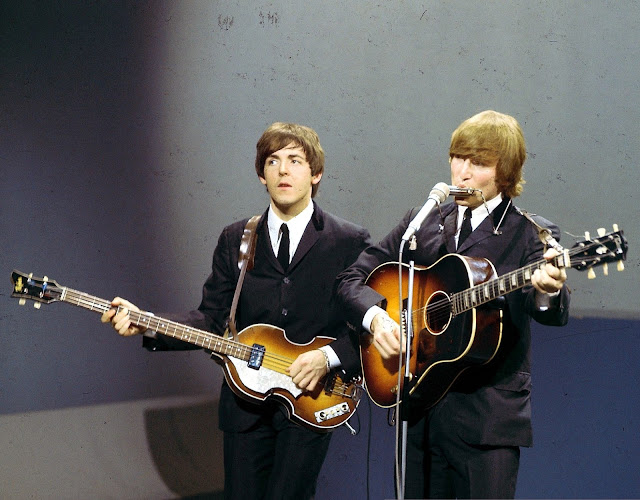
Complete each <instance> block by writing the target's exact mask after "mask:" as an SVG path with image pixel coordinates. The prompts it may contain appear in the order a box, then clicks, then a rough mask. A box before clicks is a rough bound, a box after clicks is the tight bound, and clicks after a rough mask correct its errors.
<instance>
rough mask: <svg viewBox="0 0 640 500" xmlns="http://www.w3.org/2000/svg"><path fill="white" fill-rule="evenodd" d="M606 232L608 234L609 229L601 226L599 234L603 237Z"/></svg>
mask: <svg viewBox="0 0 640 500" xmlns="http://www.w3.org/2000/svg"><path fill="white" fill-rule="evenodd" d="M605 234H607V230H606V229H605V228H603V227H599V228H598V236H600V238H602V237H603V236H604V235H605Z"/></svg>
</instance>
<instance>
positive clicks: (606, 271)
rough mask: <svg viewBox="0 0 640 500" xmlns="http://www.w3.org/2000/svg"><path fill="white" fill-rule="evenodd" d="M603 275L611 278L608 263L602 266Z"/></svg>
mask: <svg viewBox="0 0 640 500" xmlns="http://www.w3.org/2000/svg"><path fill="white" fill-rule="evenodd" d="M602 274H604V275H605V276H609V264H607V263H606V262H605V263H604V264H602Z"/></svg>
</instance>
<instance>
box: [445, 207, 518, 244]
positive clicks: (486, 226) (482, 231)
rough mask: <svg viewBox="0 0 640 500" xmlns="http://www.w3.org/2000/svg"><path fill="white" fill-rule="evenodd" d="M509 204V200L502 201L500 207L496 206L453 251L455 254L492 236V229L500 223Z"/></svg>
mask: <svg viewBox="0 0 640 500" xmlns="http://www.w3.org/2000/svg"><path fill="white" fill-rule="evenodd" d="M509 202H510V200H509V198H505V199H503V200H502V203H500V205H498V206H497V207H496V208H495V210H494V211H493V212H491V214H490V215H489V216H488V217H485V219H484V220H483V221H482V222H481V223H480V225H479V226H478V227H477V228H475V229H474V230H473V231H472V232H471V234H470V235H469V236H468V237H467V239H466V240H464V241H463V242H462V245H460V247H458V249H457V250H455V251H456V252H457V253H463V252H464V251H465V250H467V249H468V248H469V247H472V246H473V245H475V244H476V243H478V242H480V241H482V240H485V239H487V238H488V237H489V236H492V235H493V228H494V227H497V226H498V224H499V223H500V220H501V219H502V215H503V214H504V211H505V210H506V209H507V207H508V206H509ZM454 213H457V211H454ZM454 243H455V241H454Z"/></svg>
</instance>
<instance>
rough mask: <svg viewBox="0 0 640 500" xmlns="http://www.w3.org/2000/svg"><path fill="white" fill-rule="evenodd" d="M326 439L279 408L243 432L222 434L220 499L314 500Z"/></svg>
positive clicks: (325, 434)
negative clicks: (221, 490)
mask: <svg viewBox="0 0 640 500" xmlns="http://www.w3.org/2000/svg"><path fill="white" fill-rule="evenodd" d="M330 440H331V433H318V432H315V431H311V430H308V429H305V428H303V427H301V426H300V425H298V424H295V423H293V422H291V421H289V420H288V419H287V418H286V416H285V415H284V414H283V413H282V411H281V410H279V409H275V410H273V411H272V412H266V413H265V414H264V415H263V417H261V419H260V420H259V421H258V423H257V424H256V425H254V426H253V427H251V428H250V429H249V430H248V431H246V432H225V433H224V468H225V486H224V493H225V499H227V500H236V499H238V500H240V499H242V500H245V499H246V500H251V499H256V500H258V499H260V500H263V499H264V500H267V499H269V500H270V499H279V500H280V499H291V500H306V499H311V498H313V495H314V494H315V490H316V481H317V479H318V474H319V473H320V469H321V467H322V463H323V462H324V459H325V456H326V454H327V450H328V448H329V442H330Z"/></svg>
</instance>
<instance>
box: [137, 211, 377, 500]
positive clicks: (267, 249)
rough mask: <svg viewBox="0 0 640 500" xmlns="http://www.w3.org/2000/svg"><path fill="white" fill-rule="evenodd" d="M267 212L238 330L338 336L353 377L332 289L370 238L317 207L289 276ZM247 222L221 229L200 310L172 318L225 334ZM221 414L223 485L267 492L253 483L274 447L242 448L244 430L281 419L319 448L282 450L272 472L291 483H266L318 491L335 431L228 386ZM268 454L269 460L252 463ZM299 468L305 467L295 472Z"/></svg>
mask: <svg viewBox="0 0 640 500" xmlns="http://www.w3.org/2000/svg"><path fill="white" fill-rule="evenodd" d="M267 213H268V211H267V212H265V214H264V215H263V216H262V218H261V220H260V222H259V224H258V227H257V236H258V239H257V246H256V252H255V259H254V267H253V269H252V270H251V271H249V272H247V274H246V277H245V280H244V284H243V288H242V294H241V296H240V301H239V304H238V309H237V313H236V322H237V328H238V331H241V330H242V329H244V328H246V327H247V326H250V325H253V324H256V323H266V324H270V325H274V326H278V327H281V328H283V329H284V330H285V332H286V335H287V338H288V339H289V340H291V341H292V342H295V343H299V344H306V343H307V342H309V341H311V340H312V339H314V338H315V337H317V336H319V335H324V336H328V337H333V338H336V339H337V340H336V341H334V342H332V343H331V344H330V345H331V347H332V348H333V350H334V351H335V352H336V354H337V355H338V357H339V358H340V361H341V363H342V369H343V371H344V372H345V376H346V377H347V378H348V377H351V376H353V375H356V374H357V373H358V372H359V370H360V361H359V353H358V350H357V345H356V342H354V339H353V336H352V335H350V332H349V329H348V328H347V326H346V324H345V322H344V320H343V319H342V317H341V316H340V315H339V314H338V307H337V305H336V300H335V286H336V276H337V275H338V273H340V272H341V271H342V270H344V269H345V268H347V267H348V266H349V265H351V264H352V263H353V262H355V260H356V258H357V257H358V255H359V254H360V252H361V251H362V250H363V249H364V248H366V247H367V246H368V245H369V244H370V243H371V242H370V236H369V233H368V232H367V231H366V230H365V229H363V228H361V227H359V226H356V225H355V224H352V223H350V222H347V221H345V220H343V219H340V218H338V217H336V216H334V215H332V214H329V213H327V212H324V211H322V210H321V209H320V207H318V206H317V205H315V206H314V212H313V216H312V218H311V221H310V222H309V224H308V225H307V228H306V229H305V232H304V234H303V236H302V239H301V241H300V243H299V245H298V248H297V250H296V252H295V254H294V256H293V258H292V260H291V264H290V265H289V268H288V270H287V271H286V272H285V271H283V269H282V267H281V266H280V264H279V262H278V260H277V259H276V257H275V255H274V252H273V249H272V246H271V242H270V239H269V232H268V228H267ZM247 220H248V219H245V220H242V221H238V222H236V223H234V224H231V225H230V226H227V227H226V228H225V229H224V230H223V231H222V234H221V235H220V238H219V240H218V245H217V247H216V249H215V252H214V254H213V262H212V272H211V275H210V276H209V278H208V279H207V281H206V282H205V284H204V287H203V294H202V302H201V304H200V306H199V308H198V309H197V310H196V311H192V312H190V313H188V314H186V315H175V314H170V315H165V316H166V317H168V318H169V319H172V320H174V321H177V322H180V323H185V324H189V325H191V326H194V327H196V328H200V329H203V330H207V331H212V332H216V333H222V332H223V331H224V327H225V322H226V320H227V318H228V316H229V311H230V307H231V302H232V299H233V294H234V291H235V287H236V282H237V280H238V277H239V274H240V270H239V268H238V250H239V248H240V241H241V238H242V234H243V231H244V227H245V225H246V222H247ZM145 342H146V346H147V347H148V348H151V349H154V348H158V349H167V348H175V347H186V346H184V345H182V346H180V344H183V343H176V342H175V341H174V340H173V339H170V338H166V337H162V336H160V337H159V338H158V339H157V340H145ZM219 414H220V419H219V421H220V424H219V425H220V429H222V430H223V431H225V473H226V479H225V481H226V482H227V483H234V484H241V485H242V486H243V491H242V497H243V498H251V496H252V493H251V488H255V489H256V491H255V496H256V497H260V495H261V494H263V493H264V491H259V490H260V488H263V489H265V488H266V486H264V485H263V486H261V484H259V481H258V480H257V479H256V481H255V482H256V484H251V483H252V481H253V478H254V477H255V476H254V474H256V472H257V471H256V469H258V468H263V467H265V464H264V461H265V460H273V459H274V455H275V454H276V453H275V452H274V450H272V449H271V447H273V445H268V444H266V443H268V442H270V439H271V437H268V436H267V437H262V438H260V439H264V442H265V445H264V446H262V445H258V446H254V444H253V443H249V445H251V446H252V447H253V448H255V449H254V450H253V451H251V450H248V449H244V448H243V447H245V446H247V443H246V441H243V439H244V438H243V436H245V435H250V434H246V431H254V430H255V429H256V428H257V427H260V425H261V424H262V423H264V422H265V421H269V422H271V421H277V422H276V423H274V424H273V425H274V426H281V427H282V428H284V427H285V426H288V427H290V428H291V429H292V432H295V433H298V434H299V435H300V437H299V439H306V438H305V436H304V435H305V434H308V435H310V437H309V439H311V440H319V441H322V442H323V444H322V447H316V446H315V445H310V446H309V448H310V449H309V450H308V452H306V451H305V447H304V446H301V441H297V442H292V443H289V444H287V445H285V449H281V450H279V451H278V452H277V454H278V455H279V454H280V453H282V456H284V457H285V459H284V463H280V462H277V460H278V459H277V458H276V462H275V463H274V464H273V465H272V468H273V469H274V474H275V475H280V476H281V477H283V478H286V479H287V484H286V485H284V486H282V485H275V486H274V482H273V480H271V479H267V480H266V481H265V482H269V487H270V488H274V487H275V488H284V489H276V491H277V497H279V498H287V497H290V498H303V495H304V494H302V493H300V492H304V491H311V492H313V490H314V488H315V476H314V472H313V471H314V470H317V471H319V469H320V466H321V465H322V462H323V460H324V456H325V453H326V447H327V446H328V440H329V436H330V434H324V435H323V434H318V433H315V432H313V431H309V430H306V429H302V428H301V427H299V426H297V425H296V424H292V423H289V422H286V421H283V419H282V411H281V407H280V406H279V405H278V407H277V408H275V409H274V408H272V407H271V406H270V405H268V404H260V405H258V404H253V403H249V402H246V401H244V400H242V399H240V398H238V397H237V396H236V395H235V394H234V393H233V392H232V391H231V390H230V388H229V387H228V386H227V384H226V383H225V384H223V387H222V391H221V396H220V407H219ZM236 438H237V439H236ZM296 439H298V438H296ZM311 448H313V449H311ZM264 452H266V455H267V456H265V457H263V458H254V456H255V455H257V454H258V453H264ZM251 460H253V463H251ZM296 467H302V468H304V469H305V470H304V471H298V469H296ZM267 468H269V467H267ZM276 468H282V469H283V470H275V469H276ZM266 475H267V476H268V474H266ZM258 476H260V474H258ZM310 477H311V479H310ZM310 483H311V484H310ZM305 494H306V493H305Z"/></svg>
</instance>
